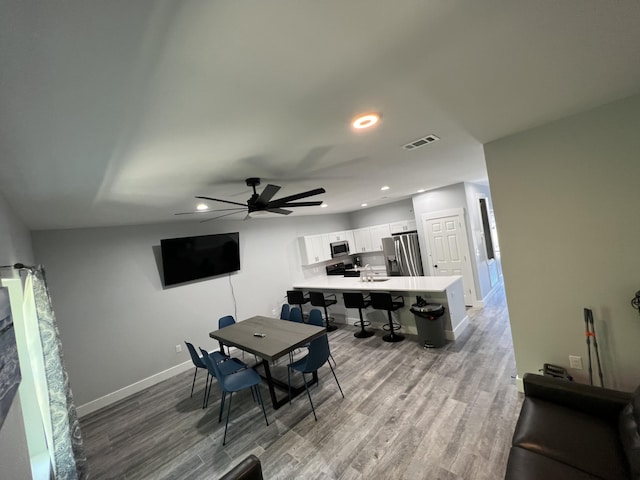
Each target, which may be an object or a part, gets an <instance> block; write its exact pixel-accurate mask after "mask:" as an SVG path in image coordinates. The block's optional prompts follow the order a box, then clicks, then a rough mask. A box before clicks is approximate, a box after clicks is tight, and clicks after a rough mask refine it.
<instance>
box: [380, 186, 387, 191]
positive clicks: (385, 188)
mask: <svg viewBox="0 0 640 480" xmlns="http://www.w3.org/2000/svg"><path fill="white" fill-rule="evenodd" d="M380 190H389V186H388V185H385V186H384V187H382V188H381V189H380Z"/></svg>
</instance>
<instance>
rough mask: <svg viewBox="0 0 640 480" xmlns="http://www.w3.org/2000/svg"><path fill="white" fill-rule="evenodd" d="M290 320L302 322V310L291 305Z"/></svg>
mask: <svg viewBox="0 0 640 480" xmlns="http://www.w3.org/2000/svg"><path fill="white" fill-rule="evenodd" d="M289 321H291V322H298V323H302V311H301V310H300V309H299V308H298V307H291V310H289Z"/></svg>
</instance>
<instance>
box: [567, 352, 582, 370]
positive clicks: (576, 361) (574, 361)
mask: <svg viewBox="0 0 640 480" xmlns="http://www.w3.org/2000/svg"><path fill="white" fill-rule="evenodd" d="M569 366H570V367H571V368H575V369H576V370H582V357H578V356H576V355H569Z"/></svg>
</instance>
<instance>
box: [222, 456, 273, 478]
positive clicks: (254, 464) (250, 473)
mask: <svg viewBox="0 0 640 480" xmlns="http://www.w3.org/2000/svg"><path fill="white" fill-rule="evenodd" d="M220 480H263V478H262V465H261V463H260V459H259V458H258V457H256V456H255V455H248V456H247V457H245V458H244V459H243V460H242V461H241V462H240V463H238V464H237V465H236V466H235V467H233V468H232V469H231V470H229V471H228V472H227V473H225V474H224V475H223V476H222V477H220Z"/></svg>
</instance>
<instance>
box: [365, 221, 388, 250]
mask: <svg viewBox="0 0 640 480" xmlns="http://www.w3.org/2000/svg"><path fill="white" fill-rule="evenodd" d="M369 230H371V248H372V250H371V251H372V252H381V251H382V239H383V238H386V237H390V236H391V229H390V228H389V224H388V223H385V224H384V225H376V226H375V227H370V228H369Z"/></svg>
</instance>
